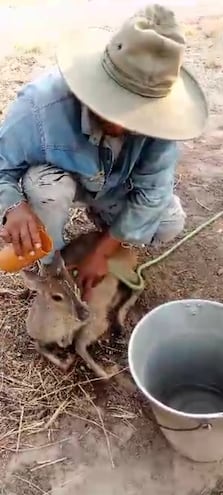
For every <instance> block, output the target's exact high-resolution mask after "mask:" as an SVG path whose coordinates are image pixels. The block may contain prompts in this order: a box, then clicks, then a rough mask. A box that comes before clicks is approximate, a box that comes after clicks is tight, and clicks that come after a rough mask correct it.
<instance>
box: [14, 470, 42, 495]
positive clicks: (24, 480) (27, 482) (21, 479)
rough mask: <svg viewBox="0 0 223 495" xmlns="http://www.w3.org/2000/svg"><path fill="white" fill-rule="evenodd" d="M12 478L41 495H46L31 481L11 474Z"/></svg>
mask: <svg viewBox="0 0 223 495" xmlns="http://www.w3.org/2000/svg"><path fill="white" fill-rule="evenodd" d="M13 477H14V478H17V480H19V481H22V482H23V483H26V484H27V485H29V486H31V488H35V489H36V490H37V491H38V492H39V493H42V494H43V495H46V493H47V492H45V491H44V490H42V488H40V487H39V486H37V485H35V484H34V483H32V482H31V481H29V480H26V479H25V478H21V477H20V476H18V475H17V474H13Z"/></svg>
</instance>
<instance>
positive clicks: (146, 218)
mask: <svg viewBox="0 0 223 495" xmlns="http://www.w3.org/2000/svg"><path fill="white" fill-rule="evenodd" d="M142 111H143V110H142ZM98 156H99V153H98V143H94V142H92V140H91V139H90V138H89V135H86V134H84V133H83V131H82V127H81V104H80V102H79V101H78V100H77V98H75V96H74V95H73V94H72V93H71V91H70V90H69V88H68V86H67V84H66V82H65V81H64V79H63V77H62V76H61V74H60V72H59V69H58V68H57V67H54V68H52V69H51V70H50V71H48V72H46V73H44V74H43V75H42V76H41V77H39V78H38V79H37V80H35V81H33V82H31V83H29V84H27V85H26V86H24V87H23V88H22V89H21V90H20V92H19V94H18V96H17V98H16V100H15V101H14V102H13V103H12V105H11V107H10V109H9V111H8V114H7V116H6V118H5V121H4V122H3V124H2V126H1V128H0V206H1V209H7V208H9V207H10V206H12V205H13V204H15V203H17V202H19V201H20V200H21V199H22V198H23V195H22V191H21V189H20V186H19V181H20V179H21V178H22V176H23V175H24V174H25V172H26V171H27V169H28V167H29V166H31V165H38V164H44V163H49V164H53V165H55V166H57V167H59V168H60V169H63V170H65V171H68V172H71V173H72V174H74V177H75V178H76V179H77V180H78V181H79V182H80V184H81V185H82V186H83V187H84V188H85V189H86V190H87V191H88V192H89V193H90V195H92V197H93V198H94V204H95V207H96V209H97V208H98V210H100V211H102V210H104V211H105V212H107V218H110V221H109V222H108V223H109V224H110V230H111V234H112V235H113V236H114V237H116V238H120V239H124V240H126V241H128V242H133V243H137V242H141V241H142V242H143V239H145V237H146V238H147V239H148V238H149V237H152V236H153V235H154V233H155V232H156V230H157V227H158V225H159V222H160V219H161V217H162V214H163V212H164V210H165V208H166V207H167V206H168V203H169V201H170V198H171V195H172V193H173V183H174V173H175V167H176V162H177V159H178V151H177V145H176V142H174V141H167V140H162V139H155V138H148V137H145V136H141V135H133V134H130V133H129V134H127V135H126V137H125V139H124V143H123V146H122V148H121V151H120V153H119V155H118V157H117V158H115V157H114V153H113V152H112V149H111V148H110V147H107V146H104V147H103V148H102V149H101V150H100V160H99V159H98ZM115 205H116V206H117V205H119V208H115Z"/></svg>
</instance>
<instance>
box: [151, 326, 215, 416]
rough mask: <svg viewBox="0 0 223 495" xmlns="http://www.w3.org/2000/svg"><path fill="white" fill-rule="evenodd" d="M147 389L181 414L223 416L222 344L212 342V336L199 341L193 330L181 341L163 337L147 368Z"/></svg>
mask: <svg viewBox="0 0 223 495" xmlns="http://www.w3.org/2000/svg"><path fill="white" fill-rule="evenodd" d="M212 335H213V330H212ZM219 354H220V355H219ZM221 363H222V366H219V364H221ZM145 386H146V388H147V390H149V391H150V393H152V395H153V396H154V397H155V398H156V399H157V400H159V401H160V402H162V403H163V404H166V405H167V406H168V407H171V408H173V409H176V410H178V411H182V412H185V413H191V414H211V413H219V412H223V348H222V340H221V339H218V338H215V339H213V341H212V342H210V336H209V335H206V336H202V335H201V336H200V338H199V336H198V335H193V334H192V335H191V332H190V329H189V330H188V332H186V334H184V335H181V336H180V337H179V338H176V337H173V338H172V339H168V340H167V341H166V339H165V337H164V341H163V342H162V343H161V344H160V345H159V346H157V348H156V350H154V352H153V355H152V358H151V356H150V358H148V362H147V364H146V365H145Z"/></svg>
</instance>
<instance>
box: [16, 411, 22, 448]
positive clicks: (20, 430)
mask: <svg viewBox="0 0 223 495" xmlns="http://www.w3.org/2000/svg"><path fill="white" fill-rule="evenodd" d="M23 415H24V406H22V407H21V414H20V421H19V431H18V439H17V445H16V453H18V451H19V446H20V438H21V433H22V421H23Z"/></svg>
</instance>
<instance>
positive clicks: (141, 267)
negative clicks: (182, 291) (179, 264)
mask: <svg viewBox="0 0 223 495" xmlns="http://www.w3.org/2000/svg"><path fill="white" fill-rule="evenodd" d="M222 216H223V211H220V212H219V213H217V214H216V215H214V216H213V217H211V218H209V220H207V221H206V222H204V223H202V224H201V225H199V227H197V228H196V229H194V230H192V232H189V233H188V234H187V235H185V237H183V239H181V240H180V241H179V242H177V243H176V244H174V246H172V247H171V248H170V249H167V251H165V252H164V253H163V254H161V255H160V256H158V257H157V258H154V259H152V260H150V261H146V262H145V263H143V264H142V265H139V266H138V267H137V269H136V272H134V274H135V275H137V276H138V283H137V284H136V283H134V282H132V281H131V280H130V279H127V278H125V279H124V278H123V277H122V281H123V282H124V283H125V284H126V285H127V286H128V287H130V289H132V290H143V289H144V287H145V280H144V278H143V276H142V273H143V272H144V270H147V269H148V268H150V267H151V266H152V265H156V264H157V263H159V262H160V261H163V260H164V259H166V258H167V257H168V256H169V255H170V254H172V253H174V251H176V250H177V249H178V248H179V247H180V246H182V244H184V243H185V242H187V241H189V240H190V239H192V238H193V237H194V236H195V235H197V234H199V232H201V230H203V229H205V228H206V227H209V225H211V224H212V223H214V222H215V221H216V220H218V219H219V218H220V217H222Z"/></svg>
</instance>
